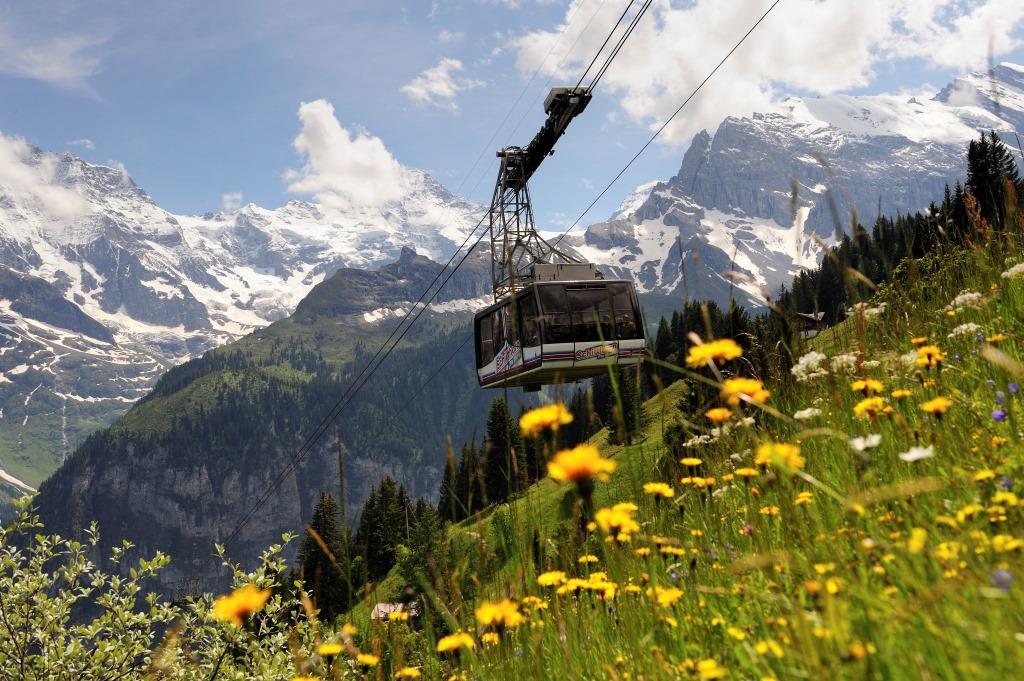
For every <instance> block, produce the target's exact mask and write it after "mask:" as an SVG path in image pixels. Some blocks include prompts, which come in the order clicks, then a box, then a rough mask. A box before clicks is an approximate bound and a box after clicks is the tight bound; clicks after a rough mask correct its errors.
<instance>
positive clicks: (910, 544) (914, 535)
mask: <svg viewBox="0 0 1024 681" xmlns="http://www.w3.org/2000/svg"><path fill="white" fill-rule="evenodd" d="M926 541H928V531H927V530H924V529H922V528H920V527H915V528H914V529H912V530H911V531H910V538H909V539H907V551H908V552H910V553H913V554H918V553H921V552H922V551H924V544H925V542H926Z"/></svg>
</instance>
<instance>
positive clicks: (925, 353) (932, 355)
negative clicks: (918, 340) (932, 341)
mask: <svg viewBox="0 0 1024 681" xmlns="http://www.w3.org/2000/svg"><path fill="white" fill-rule="evenodd" d="M945 361H946V354H945V353H944V352H942V350H940V349H939V346H937V345H922V346H920V347H918V348H917V361H916V363H917V366H919V367H927V368H931V367H933V366H940V365H941V364H942V363H943V362H945Z"/></svg>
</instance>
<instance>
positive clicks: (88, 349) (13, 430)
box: [0, 135, 486, 484]
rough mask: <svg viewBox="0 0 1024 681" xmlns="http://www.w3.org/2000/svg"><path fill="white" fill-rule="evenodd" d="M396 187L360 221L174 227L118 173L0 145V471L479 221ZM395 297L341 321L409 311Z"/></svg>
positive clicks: (434, 252)
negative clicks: (323, 287)
mask: <svg viewBox="0 0 1024 681" xmlns="http://www.w3.org/2000/svg"><path fill="white" fill-rule="evenodd" d="M404 177H405V179H406V182H405V187H404V195H403V196H401V197H400V198H397V199H394V200H391V201H389V202H387V203H385V204H382V205H380V206H378V207H372V208H370V207H358V208H344V207H339V206H324V205H319V204H315V203H310V202H308V201H298V200H296V201H289V202H288V203H286V204H284V205H283V206H281V207H279V208H276V209H267V208H263V207H261V206H258V205H255V204H249V205H246V206H244V207H241V208H239V209H238V210H235V211H230V212H218V213H208V214H206V215H202V216H196V215H175V214H173V213H171V212H169V211H166V210H164V209H163V208H161V207H160V206H158V205H157V204H156V203H155V202H154V201H153V199H152V198H151V197H150V196H149V195H148V194H147V193H146V192H145V191H144V190H143V189H142V188H141V187H139V186H138V185H137V184H135V183H134V182H133V181H132V179H131V178H130V177H129V176H128V174H127V173H126V172H125V171H124V170H123V169H122V168H117V167H111V166H105V165H97V164H92V163H88V162H86V161H84V160H82V159H81V158H78V157H76V156H74V155H72V154H53V153H47V152H45V151H42V150H40V149H38V148H36V147H33V146H32V145H29V144H27V143H25V142H24V141H22V140H19V139H16V138H9V137H6V136H3V135H0V471H2V470H3V469H4V465H5V462H4V457H5V454H4V452H15V453H17V452H19V451H21V450H25V451H27V452H28V451H31V452H35V451H50V452H52V454H53V456H55V457H59V456H63V455H65V454H66V453H67V451H68V450H69V447H70V446H73V445H74V444H75V443H77V442H78V441H80V440H81V439H82V438H83V437H84V435H85V434H87V432H88V430H90V429H92V428H95V426H96V424H97V423H106V422H108V421H109V420H110V419H112V418H114V417H115V416H117V415H118V414H119V413H121V412H123V411H124V410H125V409H127V407H128V406H129V405H131V404H132V403H133V402H134V401H135V400H137V399H138V398H139V397H141V396H142V395H144V394H145V393H146V392H147V391H148V389H149V388H150V387H151V386H152V384H153V382H154V381H155V380H156V378H157V377H159V375H160V374H161V373H162V372H163V371H165V370H166V369H167V368H169V367H171V366H173V365H174V364H177V363H180V362H182V361H184V360H187V359H189V358H191V357H195V356H197V355H199V354H201V353H202V352H204V351H206V350H208V349H210V348H212V347H216V346H219V345H222V344H224V343H226V342H228V341H230V340H232V339H235V338H239V337H241V336H243V335H246V334H248V333H250V332H251V331H253V330H254V329H257V328H261V327H264V326H266V325H267V324H269V323H271V322H273V321H275V320H278V319H281V318H283V317H285V316H287V315H289V314H291V313H292V312H294V311H295V309H296V306H297V305H298V304H299V302H300V301H301V300H303V299H304V298H305V297H306V295H307V294H308V293H309V292H310V290H311V289H312V288H313V287H314V286H316V285H317V284H318V283H320V282H322V281H324V280H325V279H327V278H328V277H330V276H331V275H332V274H334V273H335V272H337V271H339V270H341V269H343V268H357V270H358V271H360V272H362V271H364V270H365V271H366V272H367V278H366V279H367V281H368V282H369V283H367V281H363V280H360V282H361V284H362V285H363V286H364V288H365V287H366V286H371V288H372V285H377V284H378V282H376V280H375V277H376V278H379V276H380V275H377V274H374V272H376V271H377V270H378V269H379V268H381V267H383V266H385V265H387V264H388V263H393V262H395V261H396V260H398V259H399V258H400V256H401V255H402V252H403V249H404V248H407V247H414V248H415V249H416V252H418V253H420V254H422V255H423V256H426V257H428V258H431V259H432V260H435V261H437V260H440V261H441V262H443V261H444V260H446V259H447V256H448V255H450V254H451V252H452V251H454V250H455V248H456V246H458V245H459V244H461V243H462V241H463V239H464V238H465V236H466V235H467V234H468V233H469V231H470V230H471V229H472V227H473V226H475V225H476V224H477V221H478V220H479V218H480V216H481V215H483V214H484V211H483V209H482V208H481V207H480V206H478V205H476V204H473V203H471V202H469V201H466V200H464V199H460V198H458V197H455V196H453V195H452V194H451V193H450V192H448V191H447V190H446V189H445V188H444V187H442V186H441V185H440V184H439V183H438V182H437V181H436V180H434V179H433V178H432V177H430V175H428V174H427V173H425V172H423V171H419V170H413V169H406V170H405V172H404ZM426 267H427V266H426V265H424V266H423V267H421V268H420V269H425V268H426ZM433 267H436V265H433ZM421 278H422V277H421ZM485 279H486V277H481V280H485ZM350 280H351V277H350ZM402 284H403V282H402V280H401V278H400V277H398V278H396V279H395V281H394V282H393V285H392V289H391V291H390V297H388V298H384V299H382V300H384V302H380V301H377V300H375V299H374V300H371V299H370V298H367V300H366V303H367V305H370V304H371V303H372V305H370V306H369V307H366V309H361V308H360V309H353V311H352V314H351V320H350V321H351V322H352V323H369V320H368V319H367V318H365V317H364V313H371V312H374V311H375V310H376V309H377V308H379V307H382V306H389V308H390V307H396V306H399V304H398V303H396V302H395V301H399V302H400V301H403V300H406V299H412V300H415V298H416V295H418V291H417V292H416V294H412V295H409V294H405V295H404V296H403V295H402V293H403V292H402ZM466 288H467V290H470V293H471V294H472V295H477V293H478V292H477V291H475V290H472V287H470V286H468V285H467V286H466ZM339 294H341V295H350V292H349V291H346V290H340V291H339ZM446 300H447V299H446ZM356 307H358V303H357V304H356ZM381 315H383V313H380V315H379V316H381ZM374 319H376V317H374ZM346 323H347V322H346ZM29 394H31V395H32V396H33V397H32V398H31V399H26V395H29ZM54 433H59V437H55V436H54ZM40 439H43V440H46V441H45V442H41V441H40ZM19 456H20V455H19ZM23 456H29V455H28V454H23ZM37 463H39V465H40V466H41V468H42V469H44V470H45V472H47V473H48V472H50V471H52V470H53V469H54V468H55V467H56V466H57V465H59V463H60V459H59V458H56V459H54V460H51V461H49V462H47V463H45V464H44V463H42V462H37ZM29 482H30V483H32V484H38V482H40V479H31V480H29Z"/></svg>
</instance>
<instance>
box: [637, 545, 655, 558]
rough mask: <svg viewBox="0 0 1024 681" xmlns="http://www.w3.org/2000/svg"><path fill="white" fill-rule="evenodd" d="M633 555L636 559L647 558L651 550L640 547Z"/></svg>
mask: <svg viewBox="0 0 1024 681" xmlns="http://www.w3.org/2000/svg"><path fill="white" fill-rule="evenodd" d="M633 553H635V554H636V556H637V557H638V558H646V557H647V556H649V555H651V549H650V548H648V547H646V546H641V547H640V548H638V549H637V550H636V551H634V552H633Z"/></svg>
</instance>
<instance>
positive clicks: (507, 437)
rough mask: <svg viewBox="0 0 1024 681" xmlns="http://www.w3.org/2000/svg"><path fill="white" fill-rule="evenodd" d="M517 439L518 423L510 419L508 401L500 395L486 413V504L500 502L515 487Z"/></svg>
mask: <svg viewBox="0 0 1024 681" xmlns="http://www.w3.org/2000/svg"><path fill="white" fill-rule="evenodd" d="M518 441H519V426H518V424H516V423H515V422H514V421H513V420H512V414H511V412H509V408H508V402H506V401H505V398H503V397H499V398H497V399H495V400H494V401H493V402H491V410H490V412H489V413H488V414H487V440H486V441H485V445H484V457H485V458H484V487H485V491H486V494H487V503H488V504H500V503H502V502H504V501H506V500H507V499H508V498H509V495H510V494H511V493H512V491H513V490H514V489H515V486H516V485H515V478H516V476H517V473H518V469H519V466H518V462H517V461H515V460H514V457H515V452H516V449H517V446H516V445H517V444H518Z"/></svg>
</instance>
